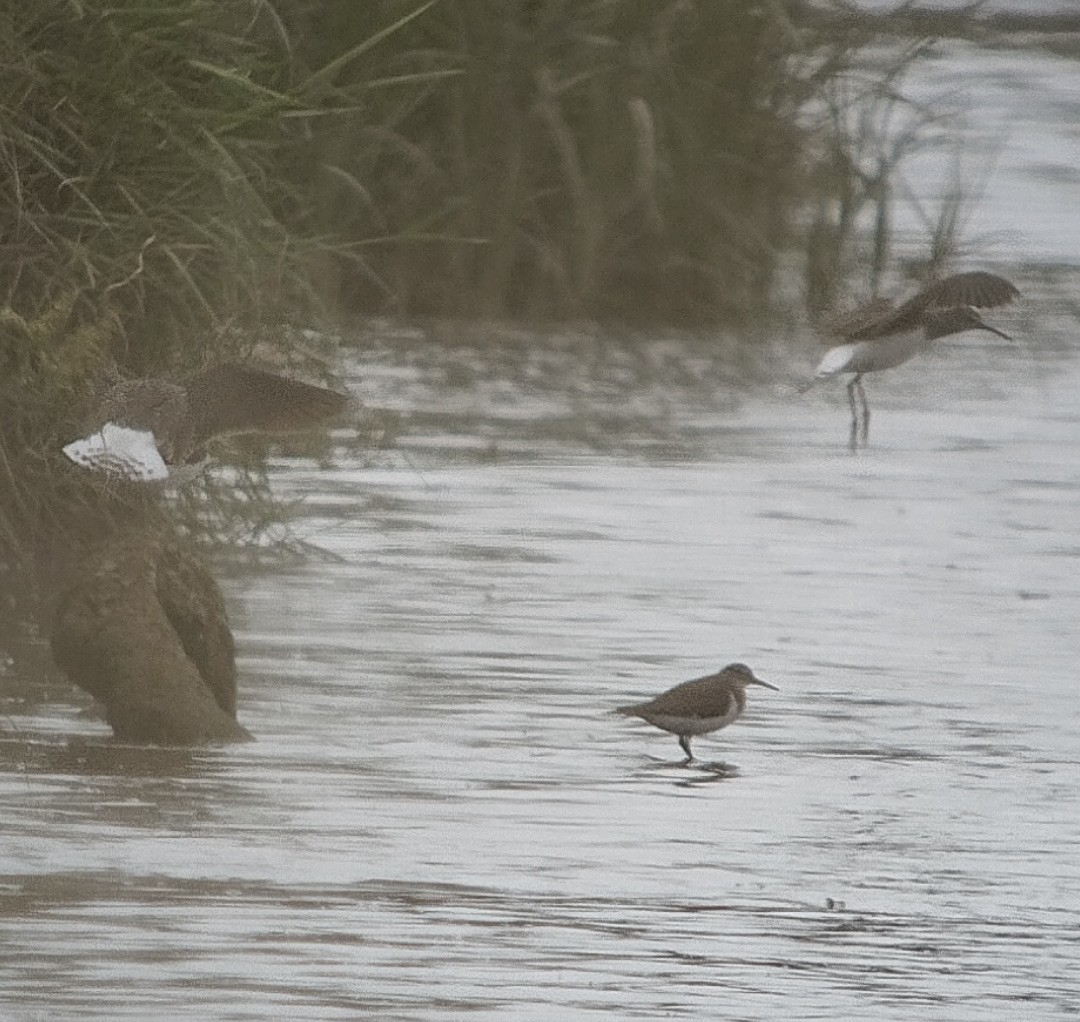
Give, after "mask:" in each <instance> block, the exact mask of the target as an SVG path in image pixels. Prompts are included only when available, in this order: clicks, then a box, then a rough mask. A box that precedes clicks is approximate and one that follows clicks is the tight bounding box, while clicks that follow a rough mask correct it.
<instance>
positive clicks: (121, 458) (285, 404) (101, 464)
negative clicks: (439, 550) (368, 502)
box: [64, 363, 348, 480]
mask: <svg viewBox="0 0 1080 1022" xmlns="http://www.w3.org/2000/svg"><path fill="white" fill-rule="evenodd" d="M347 403H348V398H347V397H346V396H345V395H344V394H339V393H338V392H337V391H333V390H329V389H327V388H326V387H319V386H315V385H313V384H310V383H301V382H300V381H299V380H290V379H288V378H287V377H284V376H279V375H277V374H276V373H270V372H266V371H265V370H262V369H253V368H250V367H248V366H241V365H236V364H233V363H225V364H222V365H218V366H213V367H212V368H209V369H205V370H203V371H202V372H200V373H196V374H195V375H194V376H192V377H190V378H189V379H188V380H187V381H186V382H184V383H176V382H173V381H171V380H165V379H159V378H153V377H150V378H144V379H136V380H122V381H120V382H118V383H116V384H114V385H113V386H112V387H110V388H109V390H108V392H107V393H106V394H105V397H104V398H103V399H102V402H101V406H100V408H99V409H98V413H97V415H96V416H95V421H94V423H93V430H92V432H91V434H90V436H89V437H87V438H85V439H84V440H80V441H75V442H74V443H72V444H69V445H68V446H67V447H65V448H64V450H65V453H66V454H67V455H68V457H70V458H71V459H72V460H73V461H75V462H77V463H78V464H80V465H83V466H84V467H86V468H94V469H101V470H104V471H109V472H113V473H115V474H117V475H125V476H127V477H128V478H131V479H136V480H149V479H158V478H162V477H163V474H164V469H163V468H161V462H162V461H164V463H165V465H166V466H170V467H172V466H180V465H182V464H183V463H184V462H187V461H190V460H193V459H194V457H195V456H196V455H197V454H198V453H199V452H201V450H202V448H203V447H204V446H205V444H206V443H208V442H209V441H210V440H212V439H213V438H214V437H217V436H224V435H226V434H229V433H253V432H267V433H285V432H291V431H293V430H302V429H310V428H312V427H314V426H318V425H320V424H321V423H323V422H325V421H326V420H327V419H330V418H333V417H334V416H335V415H338V414H340V413H341V412H342V411H343V410H344V408H345V406H346V405H347ZM115 427H120V428H119V429H116V428H115ZM129 434H142V435H147V447H148V448H149V455H150V457H144V455H145V454H146V451H145V450H144V449H142V448H137V449H133V450H128V449H127V448H125V447H121V446H120V445H121V444H123V443H126V440H125V438H126V437H127V436H128V435H129ZM114 435H115V436H117V437H119V439H118V440H116V441H112V442H114V444H115V446H114V447H113V448H112V449H110V447H109V444H110V442H111V438H112V436H114ZM150 435H152V439H151V436H150ZM155 446H156V448H157V451H158V452H159V453H160V460H158V459H156V458H155V457H153V453H154V452H153V447H155ZM151 462H153V464H151Z"/></svg>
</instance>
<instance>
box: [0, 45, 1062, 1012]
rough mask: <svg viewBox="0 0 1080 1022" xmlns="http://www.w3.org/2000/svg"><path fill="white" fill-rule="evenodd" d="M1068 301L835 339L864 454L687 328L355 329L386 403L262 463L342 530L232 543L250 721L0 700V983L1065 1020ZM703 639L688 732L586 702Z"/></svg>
mask: <svg viewBox="0 0 1080 1022" xmlns="http://www.w3.org/2000/svg"><path fill="white" fill-rule="evenodd" d="M1001 59H1003V60H1004V59H1005V58H1004V57H1002V58H1001ZM983 67H986V65H983ZM1000 70H1001V69H1000V68H998V71H1000ZM1060 87H1061V88H1065V86H1064V85H1061V86H1060ZM1046 88H1048V89H1050V90H1051V91H1053V89H1055V88H1058V85H1054V84H1052V83H1046ZM994 95H995V96H996V95H998V94H997V93H995V94H994ZM1002 116H1003V117H1004V115H1002ZM1055 116H1056V115H1055ZM1066 127H1068V126H1067V125H1066ZM1013 128H1014V134H1013V135H1010V143H1009V145H1010V148H1009V149H1008V154H1011V155H1009V158H1008V159H1004V158H1003V163H1002V175H1001V176H999V177H998V178H995V181H998V180H1002V179H1003V180H1004V182H1005V186H1006V190H1007V191H1008V188H1009V186H1010V183H1011V182H1015V181H1020V182H1022V186H1023V188H1028V189H1030V190H1031V193H1032V195H1036V194H1038V195H1045V194H1047V193H1045V192H1042V191H1040V180H1041V178H1040V175H1042V171H1040V170H1039V168H1038V167H1033V166H1031V165H1029V166H1028V167H1027V168H1026V169H1025V167H1024V164H1023V161H1022V160H1019V159H1017V160H1013V159H1012V156H1014V155H1017V154H1018V153H1019V152H1020V150H1019V149H1017V146H1018V145H1020V142H1018V141H1017V139H1018V137H1019V133H1020V131H1021V129H1023V131H1025V132H1027V134H1026V135H1025V136H1024V137H1026V138H1027V139H1028V142H1029V147H1028V152H1029V153H1033V152H1035V151H1036V149H1037V148H1038V146H1036V145H1035V143H1036V142H1038V140H1039V139H1041V138H1042V135H1041V134H1038V133H1035V134H1032V132H1033V131H1034V130H1035V129H1034V127H1033V126H1032V125H1030V124H1023V123H1022V122H1021V121H1020V120H1019V119H1017V120H1015V121H1014V122H1013ZM1041 130H1042V129H1041V128H1040V129H1039V131H1041ZM1070 132H1071V129H1069V131H1065V130H1064V129H1063V131H1062V133H1059V136H1060V138H1062V139H1064V140H1065V141H1063V142H1062V144H1061V145H1060V146H1058V147H1057V148H1054V147H1051V148H1050V150H1049V151H1048V152H1046V153H1044V154H1043V155H1044V156H1045V159H1046V161H1048V162H1049V163H1054V161H1057V164H1059V165H1064V164H1065V163H1067V162H1068V159H1069V154H1070V152H1071V149H1070V148H1069V146H1070V145H1071V144H1072V143H1071V138H1072V135H1071V133H1070ZM1039 145H1041V142H1040V143H1039ZM1039 166H1042V167H1044V169H1045V163H1040V164H1039ZM1010 175H1011V176H1010ZM1042 176H1043V177H1045V175H1042ZM927 180H929V178H927ZM920 183H921V184H923V183H925V182H924V181H923V179H920ZM1043 183H1045V182H1043ZM926 187H927V188H928V189H930V190H932V188H931V186H930V185H926ZM995 187H997V185H996V184H995ZM1062 187H1064V186H1062ZM1011 194H1012V195H1013V196H1014V198H1013V199H1012V200H1009V202H1006V200H1005V199H1004V198H1003V197H998V198H995V195H996V193H994V192H993V191H991V195H990V198H989V200H988V203H987V205H988V206H989V207H990V209H991V211H993V210H994V209H996V210H997V213H998V215H999V218H1000V219H999V220H997V221H995V222H998V223H1002V222H1004V223H1005V224H1006V225H1007V226H1009V227H1010V228H1011V225H1013V223H1014V222H1015V219H1016V218H1015V216H1014V214H1016V213H1017V211H1018V210H1020V212H1022V213H1023V216H1022V217H1021V219H1022V220H1023V228H1024V231H1025V232H1026V233H1025V234H1024V235H1022V236H1020V235H1017V236H1016V238H1014V239H1013V240H1017V238H1019V239H1020V240H1021V241H1023V242H1024V244H1025V245H1026V244H1027V242H1028V241H1031V247H1030V248H1024V249H1022V251H1030V252H1035V253H1039V254H1041V255H1047V254H1048V253H1049V257H1056V254H1057V253H1058V252H1059V250H1061V251H1064V249H1063V248H1062V246H1063V245H1064V244H1065V242H1066V240H1067V239H1068V238H1070V237H1075V233H1074V234H1071V235H1069V234H1068V232H1067V231H1066V229H1065V228H1064V227H1062V226H1061V225H1062V224H1065V223H1066V222H1067V216H1068V215H1069V214H1070V209H1071V207H1070V206H1069V205H1068V203H1066V202H1064V201H1060V202H1059V201H1058V199H1054V200H1053V201H1052V202H1050V204H1049V205H1050V206H1054V208H1055V210H1056V212H1048V210H1049V206H1047V205H1045V204H1042V203H1041V201H1039V202H1035V200H1032V201H1033V202H1035V205H1034V206H1028V205H1027V204H1026V200H1025V201H1024V202H1020V201H1019V200H1017V199H1016V198H1015V195H1016V194H1018V193H1017V192H1015V191H1013V192H1012V193H1011ZM1054 194H1055V195H1056V194H1057V193H1054ZM1058 198H1059V199H1060V196H1059V197H1058ZM1010 203H1012V204H1010ZM1074 205H1075V204H1074ZM985 208H986V207H985V206H984V207H981V208H980V216H982V215H983V213H982V211H983V210H984V209H985ZM1024 210H1026V211H1027V212H1024ZM1032 210H1035V212H1032ZM981 222H982V221H979V223H981ZM1032 233H1034V234H1036V235H1037V237H1036V238H1034V240H1032V239H1031V238H1030V235H1031V234H1032ZM1070 244H1071V242H1070ZM997 254H999V255H1000V254H1001V253H1000V252H997ZM1018 261H1019V260H1018ZM1066 305H1067V303H1065V302H1060V301H1059V302H1056V303H1055V302H1046V303H1042V304H1040V303H1038V302H1034V303H1030V304H1029V306H1028V311H1026V312H1022V313H1020V314H1019V315H1017V316H1014V317H1013V318H1012V319H1011V320H1010V319H1009V318H1008V317H1005V318H1004V322H1002V325H1003V326H1006V327H1007V328H1008V329H1009V330H1011V331H1013V332H1015V333H1016V334H1017V336H1018V337H1019V338H1020V339H1021V343H1020V344H1019V345H1017V346H1008V345H1004V344H998V343H997V342H994V341H991V342H990V343H985V342H983V341H982V340H980V339H978V338H977V337H975V338H971V337H965V338H962V339H960V340H956V341H949V342H947V343H946V344H943V345H942V346H940V347H939V348H938V349H936V350H935V351H934V353H933V354H932V356H930V357H928V358H925V359H922V360H919V361H916V362H913V363H911V364H909V365H906V366H903V367H900V368H898V369H896V370H894V371H892V372H890V373H889V374H888V375H887V376H885V377H884V378H882V379H881V380H876V379H870V380H868V382H867V391H868V394H869V398H870V402H871V407H872V409H873V413H874V416H873V423H872V434H871V441H872V446H871V447H870V448H869V449H868V450H867V451H865V452H862V453H860V455H859V456H858V457H851V456H849V455H848V453H847V451H846V448H845V441H846V433H847V414H848V413H847V405H846V401H845V398H844V395H843V391H842V388H841V387H839V386H838V385H825V386H822V387H821V388H820V389H818V390H816V391H811V392H810V393H807V394H805V395H802V396H799V395H797V394H796V393H795V391H794V388H793V386H791V385H789V384H787V383H783V382H781V383H777V384H775V385H769V386H764V385H761V386H758V387H756V388H751V389H749V390H745V391H743V392H742V393H741V396H740V397H738V398H736V395H737V394H738V393H739V391H738V388H737V387H733V385H732V384H733V380H732V374H731V373H730V371H729V370H727V369H725V367H724V362H723V361H722V360H720V361H718V360H716V359H714V358H712V357H710V355H709V353H708V352H707V351H705V350H703V349H701V348H697V349H695V348H693V347H691V346H687V345H686V344H683V343H680V342H674V341H668V342H660V341H652V342H649V343H642V344H638V345H636V346H633V345H632V346H630V347H629V348H625V349H624V348H621V347H619V346H618V345H607V344H604V343H602V342H600V341H597V340H595V339H587V338H586V339H585V340H583V341H582V340H581V339H574V338H569V339H562V340H561V341H560V342H558V343H553V344H552V345H550V346H547V347H545V346H536V347H531V348H530V349H529V350H528V353H527V354H526V353H524V352H521V351H517V352H515V351H513V350H511V351H510V352H506V351H492V352H489V353H487V354H483V353H480V352H478V351H477V350H475V349H466V348H463V347H457V348H455V347H454V346H446V347H442V348H429V347H427V346H425V345H424V344H422V343H420V342H419V341H415V340H413V341H410V340H408V339H407V338H406V339H404V340H402V341H401V343H398V344H395V345H390V344H387V345H385V346H379V345H367V346H365V347H364V348H363V349H362V350H361V352H360V353H359V354H358V355H357V362H356V366H355V369H354V373H353V378H352V380H351V387H352V389H353V390H354V391H355V392H356V393H357V394H358V395H360V396H361V397H362V398H363V399H364V400H365V401H366V403H367V404H369V405H370V406H372V407H375V408H379V409H382V410H383V411H384V412H390V413H393V414H396V415H397V416H398V417H399V418H400V421H401V435H400V438H399V439H398V441H397V444H396V445H395V446H393V447H392V448H391V449H390V450H388V451H387V452H385V453H384V454H382V455H380V456H379V457H378V458H376V459H370V458H368V459H360V458H357V457H354V456H352V455H350V454H349V453H348V444H347V440H348V439H349V438H348V437H347V436H344V435H343V436H341V437H339V440H340V441H341V450H340V451H339V453H338V456H337V457H336V458H335V459H334V461H333V465H332V467H330V468H328V469H319V468H317V467H316V466H315V465H313V464H312V463H310V462H306V461H303V460H300V459H285V458H281V459H279V460H278V461H277V462H275V464H274V466H273V472H272V477H273V485H274V487H275V489H276V491H277V492H279V493H280V494H282V495H283V496H303V497H304V503H303V505H302V508H301V511H300V514H299V517H298V520H297V528H298V530H299V532H300V533H301V535H302V536H304V537H305V538H307V539H309V540H311V541H313V542H315V543H317V544H319V545H321V546H322V547H323V548H325V549H326V550H328V551H330V552H331V553H332V554H334V555H335V557H334V559H332V560H312V561H309V562H307V563H305V564H304V565H302V566H300V567H292V568H274V569H272V570H263V571H259V572H254V571H248V572H234V573H233V574H231V575H229V576H228V578H227V579H226V581H225V586H226V590H227V593H228V596H229V600H230V611H231V614H232V616H233V620H234V624H235V627H236V632H237V639H238V644H239V650H240V668H241V699H240V716H241V720H242V722H243V723H244V724H245V725H246V726H247V727H249V728H250V729H251V730H252V731H253V732H254V733H255V734H256V735H258V737H259V741H258V742H257V743H255V744H253V745H250V746H244V747H238V748H233V749H225V750H211V751H197V752H191V751H182V750H161V749H143V748H130V747H123V746H117V745H114V744H112V743H110V742H109V741H108V740H107V729H106V728H105V727H104V726H103V725H102V724H100V723H99V722H96V721H94V720H91V719H87V718H86V717H84V716H83V715H82V714H81V709H82V707H83V706H84V705H85V702H84V701H82V700H81V698H80V696H79V695H78V694H77V693H74V692H73V691H72V690H71V689H70V687H68V686H66V685H58V684H56V683H46V682H43V683H42V685H41V687H40V689H39V691H38V693H37V697H36V698H35V699H33V700H32V701H29V702H27V703H25V704H23V703H20V702H17V701H15V700H9V701H6V702H5V703H4V704H3V706H2V709H3V713H4V717H3V718H2V721H0V723H2V725H3V729H2V731H0V811H2V814H3V819H4V821H5V823H4V830H3V834H4V840H3V841H2V842H0V963H2V968H0V1019H3V1020H5V1022H6V1020H8V1019H12V1020H23V1019H26V1020H31V1019H80V1020H82V1019H98V1018H101V1019H106V1018H107V1019H131V1020H144V1019H148V1018H154V1019H165V1020H168V1019H174V1018H175V1019H183V1018H213V1019H230V1020H248V1019H250V1020H256V1019H259V1020H261V1019H267V1018H290V1019H311V1020H316V1019H317V1020H330V1019H355V1018H371V1019H379V1020H397V1019H400V1020H419V1019H433V1018H439V1019H449V1018H465V1017H467V1018H470V1019H480V1020H483V1019H491V1020H500V1022H501V1020H505V1019H514V1020H532V1019H536V1020H546V1019H553V1018H570V1019H591V1018H597V1019H599V1018H604V1019H626V1018H647V1019H654V1018H658V1017H665V1018H691V1017H693V1018H725V1019H726V1018H730V1019H745V1020H773V1019H778V1018H798V1019H827V1020H835V1019H839V1018H874V1019H875V1020H886V1019H896V1020H909V1019H912V1018H919V1019H931V1020H936V1019H941V1020H948V1022H966V1020H972V1022H987V1020H989V1019H1001V1020H1009V1022H1012V1020H1014V1019H1017V1018H1025V1019H1026V1018H1032V1019H1039V1020H1044V1019H1070V1020H1071V1019H1073V1018H1075V1017H1076V1016H1077V1013H1078V1012H1080V980H1078V979H1077V977H1076V961H1077V960H1078V956H1080V751H1078V750H1080V702H1078V699H1077V695H1076V688H1077V679H1076V664H1077V662H1078V661H1080V638H1078V637H1077V628H1076V621H1077V619H1078V607H1080V602H1078V589H1080V581H1078V579H1080V570H1078V569H1080V526H1078V524H1077V523H1078V521H1080V519H1078V515H1077V507H1078V504H1080V408H1078V404H1077V399H1076V395H1077V394H1078V393H1080V357H1078V355H1077V352H1076V350H1075V346H1074V342H1073V334H1074V333H1075V331H1074V329H1073V327H1071V326H1070V325H1069V324H1068V323H1067V322H1066V321H1065V320H1064V318H1063V316H1064V314H1063V309H1064V307H1065V306H1066ZM1055 310H1056V311H1055ZM1055 317H1056V318H1055ZM995 321H999V320H995ZM812 357H813V356H812V354H811V352H810V350H809V349H807V351H806V353H805V355H803V356H798V357H797V358H796V362H797V364H795V365H793V367H792V378H793V379H794V378H795V377H796V376H798V375H799V374H800V373H802V372H804V371H805V370H806V369H807V368H808V367H809V366H810V365H812ZM736 659H741V660H745V661H747V662H748V663H750V664H751V666H752V667H753V668H754V669H755V670H756V671H757V672H759V673H760V674H761V676H762V677H764V678H766V679H768V680H769V681H771V682H773V683H774V684H777V685H778V686H780V691H779V692H769V691H765V690H760V689H758V690H751V692H750V699H749V708H748V710H747V713H746V715H745V716H744V717H743V718H742V719H741V720H739V721H738V722H737V723H736V724H735V725H734V726H733V727H731V728H730V729H728V730H725V731H723V732H720V733H718V734H716V735H713V736H708V737H704V738H699V739H697V740H696V741H695V748H696V750H697V752H698V754H699V756H700V757H701V760H702V762H701V763H700V764H699V765H698V766H696V767H693V768H683V767H680V766H678V765H677V764H678V761H679V759H680V758H681V754H680V751H679V749H678V747H677V745H676V742H675V739H674V738H672V737H670V736H668V735H664V734H662V733H660V732H659V731H655V730H653V729H651V728H649V727H647V726H646V725H644V724H641V723H638V722H633V721H628V720H625V719H623V718H620V717H617V716H614V715H613V714H612V713H611V712H610V711H611V709H612V708H613V707H614V706H616V705H619V704H620V703H624V702H628V701H632V700H637V699H641V698H645V697H648V696H650V695H652V694H655V693H656V692H658V691H660V690H662V689H663V688H665V687H667V686H669V685H671V684H673V683H675V682H677V681H680V680H683V679H685V678H689V677H693V676H695V675H698V674H702V673H705V672H706V671H711V670H714V669H716V668H717V667H719V666H721V665H723V664H724V663H726V662H728V661H731V660H736ZM5 669H6V668H4V666H3V665H0V671H3V670H5ZM25 688H26V686H25V684H24V685H22V686H21V687H20V690H25Z"/></svg>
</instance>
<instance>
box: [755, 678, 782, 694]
mask: <svg viewBox="0 0 1080 1022" xmlns="http://www.w3.org/2000/svg"><path fill="white" fill-rule="evenodd" d="M751 684H753V685H761V686H762V687H763V688H771V689H772V690H773V691H774V692H779V691H780V689H778V688H777V687H776V686H775V685H770V684H769V683H768V682H767V681H762V680H761V679H760V678H758V677H755V678H754V680H753V681H752V682H751Z"/></svg>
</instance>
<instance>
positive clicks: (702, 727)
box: [650, 700, 740, 735]
mask: <svg viewBox="0 0 1080 1022" xmlns="http://www.w3.org/2000/svg"><path fill="white" fill-rule="evenodd" d="M732 702H733V703H734V700H732ZM739 712H740V711H739V708H738V705H737V704H736V705H734V706H733V707H732V709H731V711H730V712H728V713H725V714H723V715H722V716H719V717H677V716H671V715H669V714H656V715H655V716H653V717H651V718H650V723H652V724H654V725H655V726H656V727H658V728H662V729H663V730H664V731H670V732H671V733H672V734H673V735H707V734H709V732H711V731H719V730H720V728H722V727H727V726H728V724H730V723H731V722H732V721H733V720H735V719H736V718H737V717H738V716H739Z"/></svg>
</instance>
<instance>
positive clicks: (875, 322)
mask: <svg viewBox="0 0 1080 1022" xmlns="http://www.w3.org/2000/svg"><path fill="white" fill-rule="evenodd" d="M1019 297H1020V292H1019V291H1018V290H1017V289H1016V288H1015V287H1014V286H1013V284H1012V283H1011V282H1010V281H1008V280H1006V279H1005V278H1004V277H999V276H998V275H997V274H994V273H986V272H984V271H981V270H976V271H973V272H970V273H954V274H953V275H952V276H951V277H944V278H942V279H941V280H938V281H935V282H934V283H933V284H929V285H928V286H927V287H925V288H923V290H922V291H920V292H919V293H918V294H916V295H914V296H912V297H911V298H909V299H908V300H907V301H906V302H904V303H903V304H902V305H899V306H897V305H895V304H894V303H893V302H891V301H889V300H887V299H885V298H875V299H872V300H871V301H869V302H867V303H866V304H865V305H860V306H859V307H858V308H856V309H853V310H851V311H850V312H847V313H844V314H842V315H840V316H836V317H833V318H832V319H831V320H827V321H826V322H825V323H824V324H822V329H823V331H824V332H826V333H829V334H832V335H833V336H836V337H840V338H842V339H843V340H844V343H843V344H838V345H836V346H835V347H833V348H830V349H829V350H828V351H827V352H825V357H824V358H823V359H822V360H821V363H820V364H819V365H818V367H817V372H816V373H815V374H814V378H815V379H822V378H824V377H828V376H839V375H841V374H844V373H853V374H854V375H853V376H852V378H851V380H850V382H849V383H848V385H847V392H848V403H849V404H850V406H851V434H850V437H849V442H848V446H849V447H850V448H851V450H852V451H854V450H856V449H857V448H858V446H859V441H860V439H861V441H862V445H863V446H864V447H865V446H866V443H867V440H868V439H869V436H870V407H869V405H867V403H866V391H864V390H863V385H862V378H863V374H864V373H875V372H878V371H880V370H882V369H892V368H893V367H894V366H898V365H901V364H902V363H904V362H906V361H907V360H908V359H910V358H912V357H914V356H915V355H917V354H919V352H922V351H926V350H927V349H928V348H929V347H930V346H931V345H932V344H933V342H934V341H936V340H938V339H939V338H942V337H949V336H951V335H952V334H958V333H961V332H963V331H964V330H987V331H989V332H990V333H992V334H997V335H998V337H1004V338H1005V339H1006V340H1008V341H1011V340H1012V338H1011V337H1010V336H1009V335H1008V334H1006V333H1003V332H1002V331H1001V330H998V329H997V327H992V326H990V325H989V324H988V323H986V322H984V321H983V319H982V317H981V316H980V315H979V313H978V312H977V311H976V310H977V309H988V308H996V307H997V306H1000V305H1008V304H1009V303H1011V302H1014V301H1016V299H1017V298H1019ZM856 395H858V403H856Z"/></svg>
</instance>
